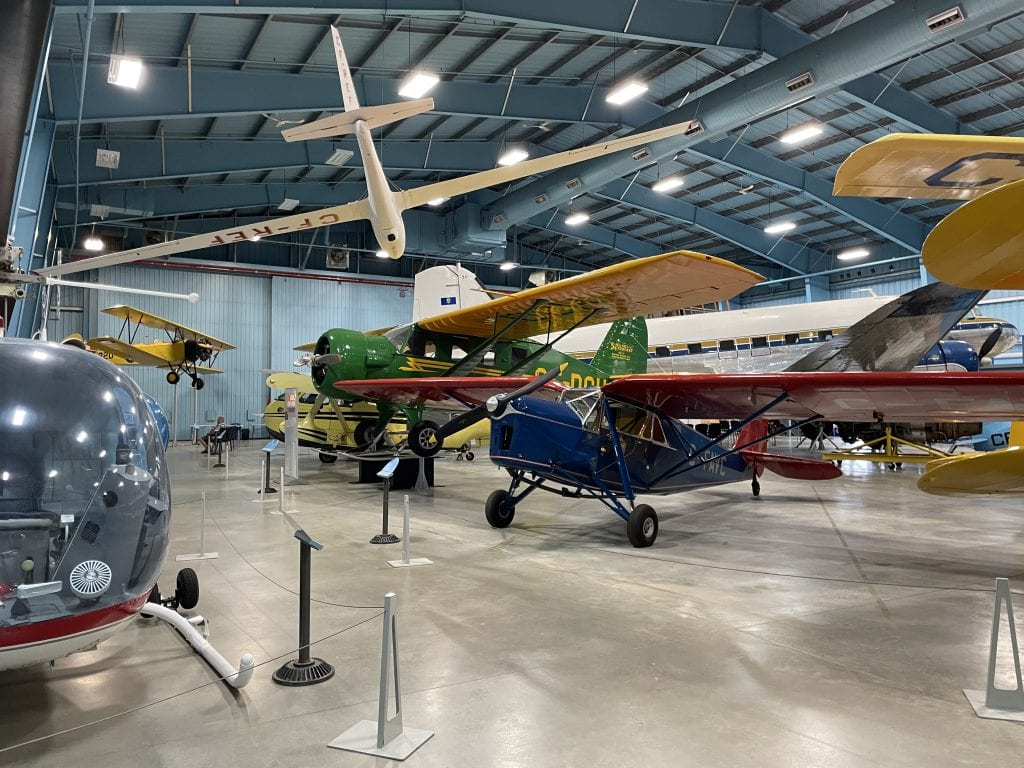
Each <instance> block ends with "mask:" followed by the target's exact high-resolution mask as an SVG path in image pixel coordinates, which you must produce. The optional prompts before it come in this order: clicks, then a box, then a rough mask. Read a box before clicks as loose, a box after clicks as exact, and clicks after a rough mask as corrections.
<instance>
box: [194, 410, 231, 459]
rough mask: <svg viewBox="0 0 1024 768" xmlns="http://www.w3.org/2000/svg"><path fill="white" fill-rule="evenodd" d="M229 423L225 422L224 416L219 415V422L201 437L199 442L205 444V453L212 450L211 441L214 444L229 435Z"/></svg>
mask: <svg viewBox="0 0 1024 768" xmlns="http://www.w3.org/2000/svg"><path fill="white" fill-rule="evenodd" d="M227 432H228V425H227V424H225V423H224V417H223V416H218V417H217V423H216V424H214V425H213V429H211V430H210V431H209V432H207V433H206V434H205V435H203V436H202V437H200V438H199V444H200V445H201V446H203V453H207V452H209V450H210V442H211V441H212V442H213V444H214V445H217V444H219V443H220V441H221V440H223V439H224V437H225V436H226V435H227Z"/></svg>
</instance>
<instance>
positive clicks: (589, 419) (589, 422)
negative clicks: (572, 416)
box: [562, 389, 601, 432]
mask: <svg viewBox="0 0 1024 768" xmlns="http://www.w3.org/2000/svg"><path fill="white" fill-rule="evenodd" d="M581 393H582V394H581ZM562 402H564V403H565V404H566V405H568V406H569V407H570V408H572V409H573V410H574V411H575V412H576V415H577V416H579V417H580V423H581V424H582V425H583V427H584V429H587V430H589V431H592V432H594V431H597V429H598V425H599V422H600V417H601V409H600V408H598V405H600V403H601V393H600V392H599V391H597V390H594V389H579V390H574V389H568V390H566V391H565V392H563V393H562Z"/></svg>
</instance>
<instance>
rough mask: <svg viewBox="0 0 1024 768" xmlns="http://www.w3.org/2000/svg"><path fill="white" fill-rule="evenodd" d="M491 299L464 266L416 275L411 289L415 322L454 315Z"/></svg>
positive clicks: (426, 271) (444, 265)
mask: <svg viewBox="0 0 1024 768" xmlns="http://www.w3.org/2000/svg"><path fill="white" fill-rule="evenodd" d="M490 300H491V295H490V293H488V292H487V289H485V288H484V287H483V285H481V284H480V281H479V280H477V278H476V275H474V274H473V273H472V272H470V271H469V270H468V269H466V268H465V267H463V266H462V265H461V264H442V265H441V266H439V267H431V268H430V269H424V270H421V271H419V272H417V273H416V281H415V283H414V284H413V289H412V319H413V322H419V321H420V320H423V319H424V318H427V317H433V316H434V315H440V314H444V313H445V312H454V311H455V310H456V309H465V308H466V307H473V306H476V305H477V304H486V303H487V302H488V301H490Z"/></svg>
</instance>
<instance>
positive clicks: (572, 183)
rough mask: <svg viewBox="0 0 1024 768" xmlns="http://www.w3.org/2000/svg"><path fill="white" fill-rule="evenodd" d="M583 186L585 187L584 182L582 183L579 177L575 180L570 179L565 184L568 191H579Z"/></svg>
mask: <svg viewBox="0 0 1024 768" xmlns="http://www.w3.org/2000/svg"><path fill="white" fill-rule="evenodd" d="M582 186H583V182H582V181H580V180H579V178H578V177H577V178H573V179H569V180H568V181H567V182H565V188H566V189H579V188H580V187H582Z"/></svg>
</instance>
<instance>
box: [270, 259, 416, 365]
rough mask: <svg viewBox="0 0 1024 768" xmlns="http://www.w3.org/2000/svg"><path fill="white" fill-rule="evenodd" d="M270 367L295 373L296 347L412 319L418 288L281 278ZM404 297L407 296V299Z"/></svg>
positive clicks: (275, 293)
mask: <svg viewBox="0 0 1024 768" xmlns="http://www.w3.org/2000/svg"><path fill="white" fill-rule="evenodd" d="M271 294H272V298H271V315H272V317H273V318H274V324H273V328H272V329H271V339H272V343H271V355H270V360H269V361H268V363H269V367H272V368H274V369H275V370H292V361H293V360H295V358H296V357H298V355H299V353H297V352H296V351H295V349H294V348H295V347H296V346H297V345H299V344H306V343H308V342H311V341H316V340H317V338H319V336H320V334H321V333H323V332H324V331H326V330H327V329H329V328H351V329H352V330H356V331H372V330H374V329H376V328H387V327H390V326H393V325H399V324H401V323H407V322H409V321H410V320H411V319H412V289H411V287H410V288H397V287H394V286H386V285H353V284H352V283H336V282H330V281H325V280H304V279H301V278H292V277H275V278H274V279H273V286H272V289H271ZM403 294H404V295H403Z"/></svg>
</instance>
